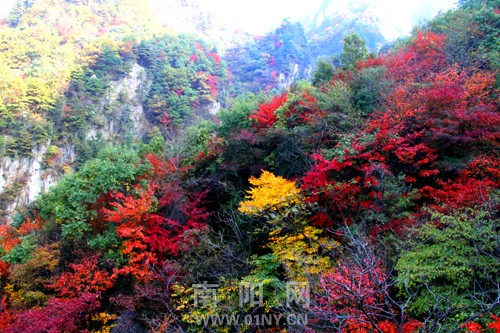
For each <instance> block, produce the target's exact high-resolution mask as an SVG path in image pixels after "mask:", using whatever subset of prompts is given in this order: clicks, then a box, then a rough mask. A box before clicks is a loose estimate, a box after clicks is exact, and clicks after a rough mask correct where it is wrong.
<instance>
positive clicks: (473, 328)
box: [460, 322, 483, 333]
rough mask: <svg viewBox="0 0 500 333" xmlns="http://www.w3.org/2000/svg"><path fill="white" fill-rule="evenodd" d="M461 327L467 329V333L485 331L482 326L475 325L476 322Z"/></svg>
mask: <svg viewBox="0 0 500 333" xmlns="http://www.w3.org/2000/svg"><path fill="white" fill-rule="evenodd" d="M460 327H461V328H463V329H465V331H466V332H467V333H481V332H482V331H483V328H482V327H481V325H479V324H478V323H474V322H469V323H466V324H462V325H460Z"/></svg>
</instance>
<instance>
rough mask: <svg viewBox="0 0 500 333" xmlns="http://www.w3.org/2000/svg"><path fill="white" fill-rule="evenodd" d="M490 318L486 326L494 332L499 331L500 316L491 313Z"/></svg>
mask: <svg viewBox="0 0 500 333" xmlns="http://www.w3.org/2000/svg"><path fill="white" fill-rule="evenodd" d="M491 319H493V321H492V322H491V323H489V324H488V328H489V329H491V330H493V332H495V333H500V317H498V316H495V315H491Z"/></svg>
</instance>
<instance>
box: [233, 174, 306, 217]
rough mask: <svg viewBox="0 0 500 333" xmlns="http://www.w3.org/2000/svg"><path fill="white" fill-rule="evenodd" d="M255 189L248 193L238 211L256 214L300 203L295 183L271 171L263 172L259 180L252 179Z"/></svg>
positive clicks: (250, 180) (298, 191) (251, 182)
mask: <svg viewBox="0 0 500 333" xmlns="http://www.w3.org/2000/svg"><path fill="white" fill-rule="evenodd" d="M249 182H250V184H252V185H253V187H252V188H251V189H250V190H249V191H247V193H248V195H247V196H246V197H245V198H246V199H247V200H246V201H242V202H241V203H240V205H239V207H238V210H239V211H240V212H242V213H246V214H250V215H252V214H256V213H259V212H260V211H263V210H265V209H270V210H276V209H277V208H278V207H285V206H288V205H290V204H292V203H298V202H299V194H300V190H299V189H298V188H297V187H296V186H295V182H294V181H291V180H287V179H285V178H283V177H281V176H275V175H274V174H272V173H271V172H269V171H265V170H263V171H262V174H261V175H260V177H259V178H255V177H250V179H249Z"/></svg>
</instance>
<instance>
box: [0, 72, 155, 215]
mask: <svg viewBox="0 0 500 333" xmlns="http://www.w3.org/2000/svg"><path fill="white" fill-rule="evenodd" d="M149 86H150V81H149V80H148V77H147V73H146V70H145V69H144V68H143V67H141V66H139V65H138V64H133V65H132V69H131V70H130V72H129V74H128V75H127V76H126V77H123V78H121V79H120V80H117V81H111V82H110V84H109V88H108V90H107V92H106V94H105V96H106V97H105V98H104V99H103V100H100V101H97V102H96V104H98V105H99V109H100V111H101V112H102V113H103V114H104V113H105V110H106V108H107V106H109V105H114V106H115V108H114V110H113V112H112V113H111V114H109V115H107V116H103V122H102V125H101V126H98V127H97V126H94V127H92V128H90V129H89V130H88V132H87V139H89V140H104V141H107V142H113V141H115V140H116V137H117V136H123V135H124V134H125V135H129V136H130V137H131V139H140V138H141V137H142V136H143V135H144V134H145V133H147V132H148V131H149V129H150V127H151V124H150V123H149V122H148V120H147V119H146V116H145V114H144V109H143V106H142V101H143V98H144V96H145V95H146V94H147V91H148V89H149ZM124 132H126V133H124ZM76 157H77V156H76V153H75V146H74V144H72V143H66V144H57V143H53V142H50V141H49V142H46V143H45V144H39V145H36V146H35V147H34V148H33V149H32V151H31V154H30V156H23V157H12V156H6V157H3V158H1V159H0V221H1V222H10V221H11V219H12V214H13V212H14V211H15V210H16V209H17V208H18V207H21V206H23V205H26V204H28V203H30V202H31V201H33V200H34V199H35V197H36V196H37V195H38V194H40V193H42V192H44V191H46V190H47V189H48V188H49V187H50V186H51V185H53V184H55V183H56V181H57V180H58V179H59V178H60V177H61V176H62V175H64V174H65V173H67V172H71V170H72V168H73V165H74V162H75V160H76Z"/></svg>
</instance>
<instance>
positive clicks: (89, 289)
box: [52, 255, 114, 298]
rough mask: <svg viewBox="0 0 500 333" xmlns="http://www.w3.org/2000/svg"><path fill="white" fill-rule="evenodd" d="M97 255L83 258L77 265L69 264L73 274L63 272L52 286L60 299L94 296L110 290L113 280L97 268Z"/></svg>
mask: <svg viewBox="0 0 500 333" xmlns="http://www.w3.org/2000/svg"><path fill="white" fill-rule="evenodd" d="M98 260H99V256H98V255H94V256H92V257H88V258H83V259H82V260H81V261H80V262H79V263H76V264H70V265H69V266H70V268H71V270H72V271H73V272H64V273H62V274H61V276H60V277H59V280H58V281H57V282H56V283H55V284H53V285H52V288H54V289H55V290H56V291H57V293H58V295H59V296H60V297H66V298H75V297H80V296H81V295H82V294H84V293H92V294H96V293H98V292H101V291H105V290H107V289H109V288H111V287H112V286H113V284H114V279H113V278H112V277H111V276H110V274H108V273H107V272H105V271H102V270H99V268H98V267H97V264H98Z"/></svg>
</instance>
